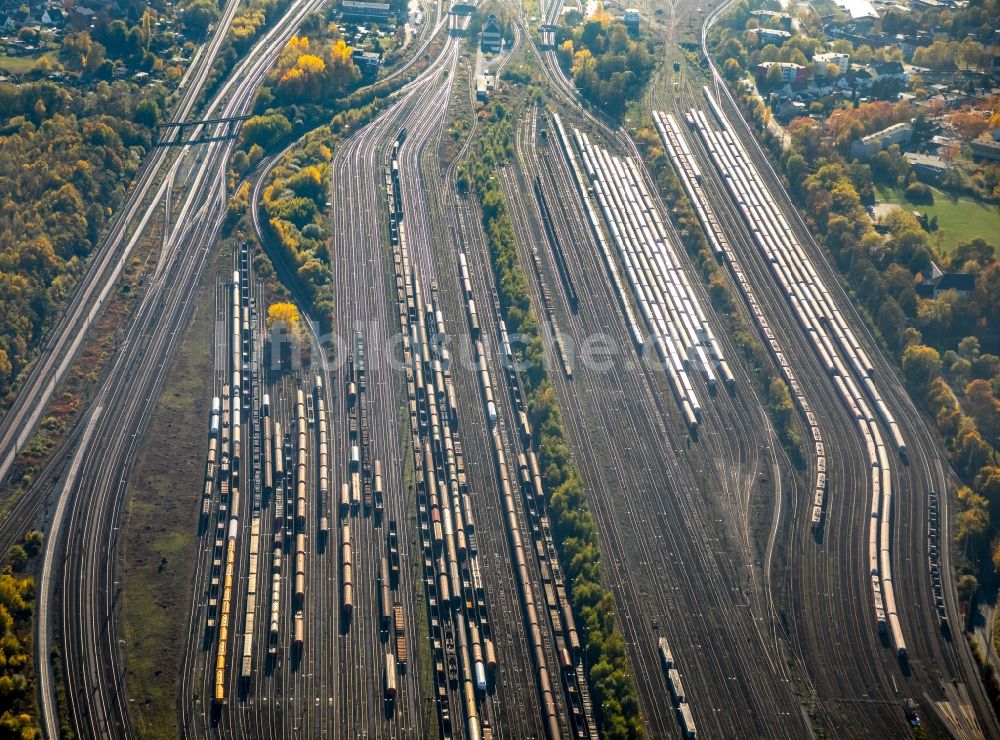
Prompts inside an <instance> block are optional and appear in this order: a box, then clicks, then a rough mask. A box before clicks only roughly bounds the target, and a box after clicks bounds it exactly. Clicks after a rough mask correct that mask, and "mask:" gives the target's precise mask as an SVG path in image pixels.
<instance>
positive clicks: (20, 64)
mask: <svg viewBox="0 0 1000 740" xmlns="http://www.w3.org/2000/svg"><path fill="white" fill-rule="evenodd" d="M42 59H48V62H49V67H53V66H54V65H55V62H56V55H55V54H54V53H53V52H46V53H43V54H31V55H29V56H23V57H9V56H7V55H6V54H0V70H6V71H8V72H10V73H11V74H15V75H23V74H25V73H26V72H31V71H32V70H33V69H35V68H36V67H37V66H38V65H39V63H40V62H41V61H42Z"/></svg>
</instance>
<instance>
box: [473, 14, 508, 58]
mask: <svg viewBox="0 0 1000 740" xmlns="http://www.w3.org/2000/svg"><path fill="white" fill-rule="evenodd" d="M502 43H503V29H502V28H501V27H500V22H499V21H498V20H497V17H496V16H495V15H490V16H489V17H488V18H487V19H486V23H484V24H483V30H482V33H481V34H480V35H479V45H480V46H481V47H482V49H483V51H500V46H501V44H502Z"/></svg>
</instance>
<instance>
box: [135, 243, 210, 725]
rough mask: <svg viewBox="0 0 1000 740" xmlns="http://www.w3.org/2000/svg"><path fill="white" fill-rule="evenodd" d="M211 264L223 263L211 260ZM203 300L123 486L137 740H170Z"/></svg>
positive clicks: (191, 563)
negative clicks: (136, 459)
mask: <svg viewBox="0 0 1000 740" xmlns="http://www.w3.org/2000/svg"><path fill="white" fill-rule="evenodd" d="M217 262H225V258H224V257H223V256H222V255H221V254H220V257H219V259H218V260H217ZM205 274H206V275H209V276H214V275H215V274H217V273H216V270H215V269H209V270H206V271H205ZM210 279H214V278H210ZM212 295H213V293H212V291H211V290H209V289H206V288H202V289H201V291H200V293H199V305H198V307H197V309H196V313H195V316H194V319H193V322H192V324H191V327H190V329H189V330H188V333H187V336H186V337H185V339H184V342H183V344H182V345H181V347H180V350H179V352H178V353H177V355H176V359H175V360H174V361H173V363H172V364H171V367H170V372H169V373H168V374H167V384H166V386H165V387H164V389H163V393H162V395H161V396H160V398H159V399H158V402H157V405H156V411H155V412H154V416H153V420H152V425H151V427H150V429H149V433H148V434H147V436H146V440H145V442H144V444H143V449H142V452H141V455H140V458H139V461H138V463H137V465H136V469H135V472H134V474H133V476H132V479H131V481H130V482H129V491H128V503H127V509H126V515H125V522H124V526H123V541H122V553H121V562H122V570H123V574H122V581H123V583H122V617H123V637H124V640H125V657H126V672H125V682H126V689H127V693H128V696H129V699H130V700H131V704H130V707H131V711H132V713H133V721H134V722H135V726H136V729H137V730H138V731H139V734H140V736H141V737H144V738H164V739H166V738H175V737H177V736H178V734H179V728H178V726H177V719H178V717H177V697H178V691H179V689H178V687H179V686H180V679H181V673H180V669H181V652H180V650H179V646H182V645H183V644H184V642H185V640H186V639H187V635H186V628H187V621H186V619H184V618H183V615H185V614H187V612H188V609H189V608H190V606H191V603H192V601H191V590H192V588H193V584H194V580H195V559H196V557H197V555H198V548H197V545H198V539H197V533H198V516H199V513H200V508H199V498H200V496H201V488H202V481H203V480H204V471H205V467H204V466H205V454H206V450H207V447H206V445H207V437H206V431H207V422H206V418H207V416H206V409H207V408H208V404H209V401H210V399H211V397H212V376H213V372H212V360H213V358H212V347H213V346H214V344H213V332H214V328H215V327H214V323H213V315H212Z"/></svg>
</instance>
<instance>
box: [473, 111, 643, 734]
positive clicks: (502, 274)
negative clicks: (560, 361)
mask: <svg viewBox="0 0 1000 740" xmlns="http://www.w3.org/2000/svg"><path fill="white" fill-rule="evenodd" d="M511 131H512V128H511V115H510V111H507V110H506V109H505V108H504V107H503V106H502V105H500V104H494V106H493V107H492V109H491V110H490V122H489V124H488V125H487V126H486V128H485V129H484V131H483V133H482V135H481V137H480V138H479V140H478V141H477V142H476V144H475V145H474V147H473V149H472V154H471V155H470V158H469V159H468V160H466V161H465V162H463V163H462V166H461V168H460V171H459V177H458V186H459V189H460V190H471V191H472V192H473V193H474V194H475V196H476V197H477V199H478V201H479V204H480V206H481V208H482V218H483V228H484V229H485V232H486V236H487V240H488V242H489V245H490V257H491V259H492V264H493V270H494V273H495V275H496V284H497V291H498V294H499V297H500V306H501V310H502V312H503V314H504V319H505V321H506V322H507V327H508V329H509V330H510V331H511V332H516V333H519V334H520V335H521V336H522V337H524V340H525V341H524V342H523V343H522V345H523V346H522V348H521V349H520V350H518V353H519V354H520V357H519V358H518V359H520V360H521V361H523V365H524V366H526V367H527V368H528V369H527V370H525V371H523V372H522V374H521V380H522V383H523V384H524V389H525V393H526V396H527V399H528V408H529V415H530V417H531V422H532V426H533V428H534V430H535V432H534V433H535V437H536V439H535V442H536V443H537V447H538V449H539V451H540V463H541V466H542V469H543V471H544V478H545V487H546V492H547V494H548V500H549V513H550V515H551V517H552V523H553V533H554V535H555V539H556V544H557V547H558V548H559V555H560V558H561V560H562V563H563V567H564V568H565V569H566V573H567V575H568V576H569V584H570V600H571V602H572V605H573V611H574V613H575V616H576V618H577V620H578V623H579V624H582V625H584V629H583V630H582V631H581V639H582V640H583V644H584V650H585V651H586V661H585V662H586V665H587V679H588V682H589V684H590V688H591V691H592V692H593V695H594V703H595V706H596V707H597V721H598V724H599V727H600V731H601V737H605V738H638V737H641V736H642V725H641V722H640V716H639V702H638V698H637V694H636V687H635V682H634V676H633V673H632V671H631V667H630V666H629V663H628V658H627V656H626V653H625V640H624V638H623V637H622V633H621V630H620V629H619V628H618V626H617V624H616V622H615V604H614V596H613V594H612V593H611V590H610V589H608V588H606V587H605V586H604V584H603V583H602V582H601V576H602V573H603V568H602V566H601V553H600V545H599V542H598V537H597V527H596V524H595V521H594V516H593V514H592V513H591V511H590V508H589V506H588V504H587V495H586V491H585V490H584V487H583V480H582V478H581V476H580V472H579V470H578V469H577V467H576V465H575V464H574V463H573V461H572V460H571V459H570V452H569V446H568V445H567V442H566V434H565V431H564V428H563V424H562V415H561V412H560V409H559V403H558V401H557V399H556V394H555V389H554V388H553V387H552V384H551V382H550V381H549V378H548V375H547V372H546V366H545V363H544V351H543V348H542V340H541V336H540V333H539V326H538V319H537V318H536V316H535V314H534V311H533V310H532V308H531V302H530V299H529V297H528V281H527V278H526V277H525V274H524V272H523V270H522V269H521V265H520V262H519V260H518V253H517V248H516V246H515V244H514V228H513V225H512V223H511V220H510V215H509V214H508V212H507V206H506V203H505V201H504V196H503V192H502V190H501V188H500V185H499V182H498V181H497V179H496V178H494V177H492V174H493V172H494V171H495V169H496V168H497V167H498V166H500V165H501V164H503V163H504V162H505V161H507V160H508V159H509V158H510V157H511V156H512V154H513V145H512V134H511Z"/></svg>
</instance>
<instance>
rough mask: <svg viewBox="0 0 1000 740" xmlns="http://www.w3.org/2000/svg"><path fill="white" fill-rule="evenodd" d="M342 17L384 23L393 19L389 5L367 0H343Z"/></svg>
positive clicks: (341, 5) (341, 4)
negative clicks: (367, 0)
mask: <svg viewBox="0 0 1000 740" xmlns="http://www.w3.org/2000/svg"><path fill="white" fill-rule="evenodd" d="M340 15H341V17H343V18H354V19H358V20H366V21H382V20H387V19H389V18H390V17H392V9H391V8H390V7H389V3H375V2H366V1H365V0H343V2H341V3H340Z"/></svg>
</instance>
